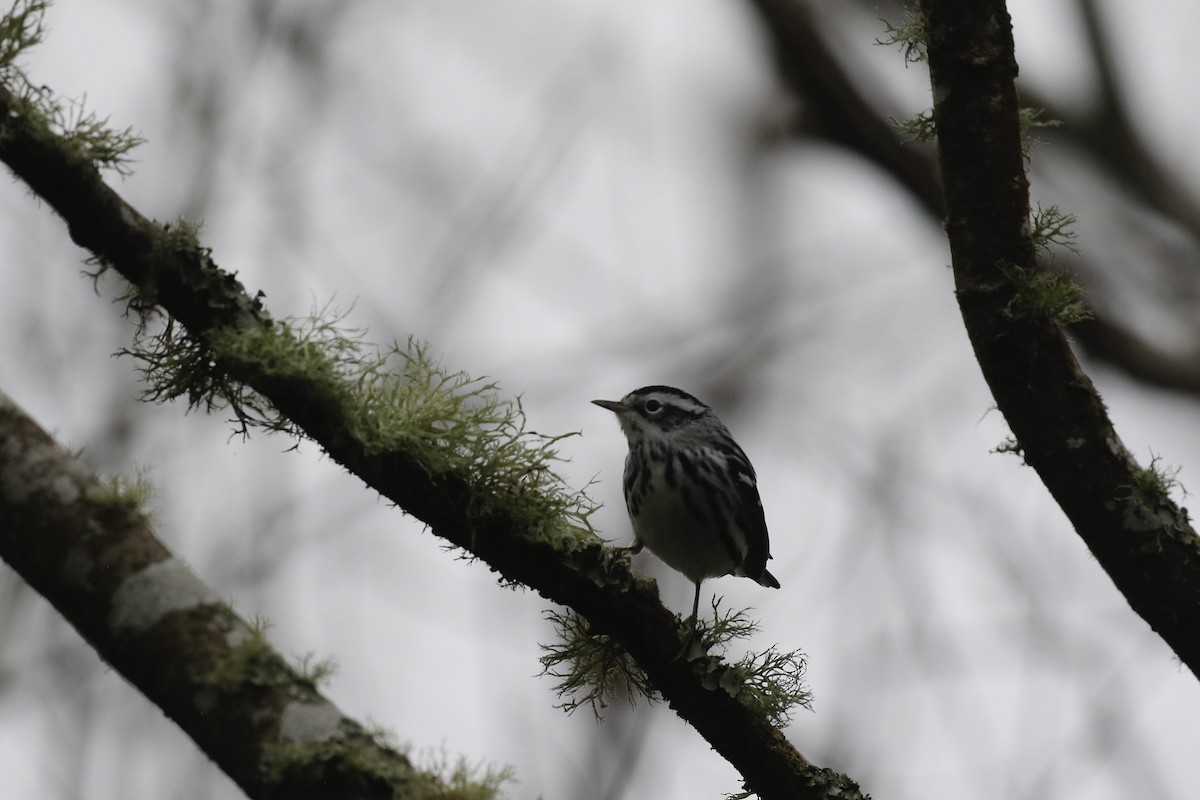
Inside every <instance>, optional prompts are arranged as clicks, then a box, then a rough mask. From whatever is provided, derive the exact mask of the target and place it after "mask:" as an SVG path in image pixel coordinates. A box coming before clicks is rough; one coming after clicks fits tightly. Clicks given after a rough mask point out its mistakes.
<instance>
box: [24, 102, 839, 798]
mask: <svg viewBox="0 0 1200 800" xmlns="http://www.w3.org/2000/svg"><path fill="white" fill-rule="evenodd" d="M25 111H26V109H25V107H24V106H23V105H22V104H21V103H20V101H19V100H17V99H16V98H15V97H14V96H13V95H12V94H11V92H9V91H8V90H7V89H4V88H0V160H3V162H4V163H5V164H7V165H8V167H9V168H10V169H11V170H12V171H13V172H14V173H15V174H16V175H17V177H18V178H20V179H21V180H22V181H24V182H25V183H26V184H27V185H28V186H29V187H30V188H31V189H32V190H33V191H34V193H35V194H37V195H38V196H39V197H41V198H42V199H43V200H44V201H45V202H47V203H48V204H49V205H50V206H51V207H53V208H54V210H55V211H56V212H58V214H59V215H60V216H62V218H63V219H64V220H65V221H66V223H67V226H68V229H69V232H70V235H71V238H72V239H73V240H74V241H75V242H76V243H77V244H79V245H80V246H82V247H84V248H86V249H88V250H90V251H91V252H92V253H93V254H94V256H95V257H96V258H97V259H98V260H99V261H100V262H101V263H103V264H105V265H107V266H110V267H111V268H112V269H115V270H116V271H117V272H119V273H120V274H121V275H122V276H123V277H124V278H125V279H126V280H128V281H129V282H130V283H131V284H133V286H134V287H135V290H136V292H137V293H138V296H139V299H140V301H141V302H144V303H150V302H153V303H156V304H157V305H158V306H160V307H161V308H162V309H164V310H165V311H166V312H167V313H168V314H169V315H170V316H171V318H172V320H173V321H174V322H177V323H179V324H182V325H183V326H185V327H186V328H187V331H188V333H189V335H190V336H191V337H193V338H194V339H195V340H197V341H199V342H201V343H203V344H206V345H209V346H212V345H213V343H214V342H216V341H217V340H222V341H225V340H228V339H229V338H230V337H238V336H241V335H243V334H260V335H262V334H265V335H272V334H273V332H274V331H276V330H277V329H278V328H277V326H276V323H275V322H274V321H273V320H272V319H271V317H270V316H269V315H268V313H267V312H266V311H265V310H264V308H263V305H262V303H261V300H260V299H259V298H257V297H252V296H250V295H249V294H247V292H246V291H245V289H244V288H243V287H242V285H241V284H240V282H239V281H238V280H237V279H236V278H235V277H234V276H232V275H230V274H229V273H227V272H225V271H223V270H221V269H220V268H219V267H217V266H216V264H214V263H213V261H212V259H211V257H210V254H209V253H208V251H207V250H205V249H204V248H201V247H198V246H196V245H195V244H194V242H193V243H192V244H190V245H188V244H186V242H183V241H182V240H181V238H180V237H179V236H177V235H173V234H172V232H171V231H170V230H168V228H167V227H166V226H162V225H159V224H157V223H154V222H152V221H151V220H148V219H146V218H145V217H143V216H142V215H141V214H140V213H138V212H137V211H136V210H135V209H134V208H132V207H131V206H130V205H129V204H128V203H126V202H125V201H124V200H123V199H122V198H121V197H120V196H119V195H118V194H117V193H116V192H114V191H113V190H112V189H111V188H109V187H108V186H107V185H106V184H105V183H104V182H103V180H102V179H101V177H100V175H99V173H98V172H97V171H96V169H95V168H94V166H92V165H91V164H90V163H87V162H85V161H82V160H81V159H78V158H75V157H72V156H71V155H70V153H69V151H67V150H66V149H64V148H63V147H62V146H61V142H60V141H59V139H58V137H56V136H55V135H53V134H52V133H51V132H50V131H49V130H48V129H47V128H46V126H45V125H44V124H42V123H41V122H40V120H38V119H37V118H36V117H33V116H31V115H28V114H26V113H25ZM218 349H219V348H216V347H215V346H214V347H213V352H214V353H216V352H217V350H218ZM225 352H226V353H228V351H227V350H226V351H225ZM214 361H215V368H216V369H217V371H218V372H219V373H220V374H221V375H222V376H224V377H226V378H228V379H230V380H232V381H236V382H239V383H241V384H244V385H245V386H248V387H250V388H251V389H252V390H253V391H254V392H255V393H256V394H257V395H258V396H259V397H261V398H265V399H266V401H267V402H269V403H270V405H271V406H272V407H273V408H274V409H275V410H276V411H278V413H280V414H282V415H283V416H284V417H285V418H286V419H288V420H290V422H291V424H293V425H294V426H295V427H296V428H297V429H298V430H300V431H302V432H303V433H304V434H305V435H306V436H308V437H309V438H311V439H312V440H314V441H315V442H317V443H319V444H320V445H321V447H322V448H324V450H325V452H326V453H327V454H328V455H329V456H330V457H331V458H332V459H334V460H335V461H337V462H338V463H339V464H341V465H342V466H344V467H345V468H346V469H347V470H349V471H350V472H352V473H353V474H355V475H357V476H358V477H359V478H360V479H361V480H362V481H363V482H364V483H365V484H367V485H368V486H370V487H372V488H373V489H375V490H377V491H378V492H380V494H382V495H383V496H385V497H387V498H388V499H389V500H391V501H393V502H395V503H396V504H397V505H399V506H400V507H401V508H402V509H404V510H405V511H406V512H408V513H409V514H411V515H413V516H414V517H416V518H418V519H420V520H421V521H423V522H424V523H426V524H427V525H428V526H429V527H430V529H431V530H432V531H433V533H435V534H436V535H437V536H439V537H441V538H443V539H445V540H446V541H448V542H450V543H452V544H454V545H456V546H458V547H461V548H463V549H464V550H466V551H468V552H470V553H471V554H472V555H474V556H476V557H478V558H479V559H481V560H482V561H484V562H485V563H487V565H488V566H489V567H490V568H492V569H493V570H495V571H497V572H499V573H500V574H501V575H503V576H504V578H505V579H506V580H509V581H513V582H518V583H522V584H524V585H526V586H529V587H531V588H533V589H535V590H537V591H538V592H539V593H540V594H542V595H543V596H544V597H546V598H548V599H550V600H552V601H554V602H556V603H560V604H562V605H564V606H568V607H570V608H573V609H575V610H576V611H578V612H579V613H581V614H582V615H584V616H585V617H586V618H587V620H588V621H589V623H590V624H591V627H592V630H593V631H594V632H596V633H602V634H608V635H611V636H613V637H615V638H616V639H617V640H619V641H620V642H621V644H622V645H623V646H624V647H625V649H626V650H627V651H628V652H629V653H630V655H632V656H633V658H634V659H636V661H637V662H638V664H639V665H640V666H641V667H642V669H644V670H645V672H646V674H647V675H648V676H649V678H650V680H651V681H652V682H653V684H654V686H655V687H656V688H657V689H658V690H659V691H660V692H661V693H662V695H663V696H664V697H665V698H666V699H667V701H668V702H669V703H670V705H671V707H672V708H673V709H675V711H676V712H677V713H678V714H679V715H680V716H681V717H682V718H683V719H685V720H686V721H688V722H689V723H690V724H691V725H693V726H694V727H695V728H696V730H697V731H699V732H700V734H701V735H702V736H704V738H705V739H706V740H708V742H709V743H710V744H711V745H712V746H713V748H714V749H716V750H717V751H718V752H719V753H720V754H721V755H722V756H724V757H725V758H726V759H728V760H729V761H730V763H732V764H733V766H734V767H735V768H736V769H737V770H738V771H739V772H740V773H741V774H742V776H743V778H744V779H745V782H746V786H747V787H748V788H749V789H750V790H752V791H754V792H755V793H757V794H758V795H760V796H761V797H764V798H774V797H779V798H782V797H788V798H821V797H832V796H838V797H842V798H853V797H855V796H858V795H857V794H856V793H857V787H855V786H853V784H852V782H851V781H849V780H848V779H846V778H844V777H843V776H840V775H837V774H836V773H832V772H830V771H829V770H824V769H820V768H817V767H814V766H813V765H812V764H810V763H809V762H807V761H806V760H805V759H804V758H803V757H802V756H801V755H800V754H799V753H798V752H797V751H796V750H795V749H794V748H793V747H792V745H791V744H790V743H789V742H788V741H787V739H786V738H785V737H784V735H783V733H782V732H780V731H779V730H778V729H776V728H774V727H773V726H772V725H771V724H770V723H769V722H768V720H767V719H766V717H765V716H764V715H763V714H762V713H761V712H759V711H755V710H752V709H751V708H750V707H748V706H747V705H745V704H743V703H742V702H741V701H739V700H738V699H737V698H736V697H734V696H733V694H732V693H730V692H729V691H727V690H726V689H724V688H722V687H723V686H725V685H727V684H726V683H725V682H724V681H722V680H721V678H722V676H727V672H728V670H729V668H728V666H727V665H725V664H723V663H722V662H720V661H719V660H718V659H715V658H712V657H709V656H702V657H700V658H696V659H684V658H678V657H677V656H678V653H679V641H680V640H679V636H680V628H679V626H678V624H677V621H676V618H675V617H674V616H673V615H672V614H671V613H670V612H668V611H667V610H666V609H665V608H664V607H663V606H662V604H661V603H660V602H659V600H658V595H657V590H656V589H655V588H654V586H653V584H652V583H647V582H644V581H636V580H634V578H633V576H632V574H631V573H630V570H629V565H628V560H627V559H622V558H619V557H617V556H616V555H615V554H614V551H613V550H611V549H610V548H606V547H605V546H604V545H603V542H602V541H601V540H599V539H598V537H594V536H585V535H583V533H582V532H578V533H579V535H578V536H575V537H569V536H563V537H559V538H550V537H547V536H545V535H544V534H542V533H541V532H540V531H536V530H529V529H528V525H527V523H526V521H525V520H523V519H521V518H520V517H517V516H514V515H512V514H511V513H508V512H506V511H504V509H503V508H499V509H497V508H496V507H495V506H494V504H489V503H488V502H487V498H485V497H480V496H479V495H478V493H477V490H476V488H475V487H474V486H473V485H472V484H471V483H470V481H469V480H467V478H466V477H465V476H464V475H463V474H461V473H460V472H457V471H455V470H453V469H449V470H432V469H431V468H430V467H429V465H428V464H426V463H423V462H422V461H420V460H419V459H417V458H416V457H414V456H413V454H412V453H410V452H408V451H406V450H404V449H402V448H392V449H385V450H383V451H378V450H377V449H375V448H372V447H371V446H369V445H368V443H367V442H365V441H364V440H363V439H362V438H361V436H360V435H359V433H358V430H359V428H358V427H357V426H356V425H355V422H356V421H355V420H354V419H353V418H351V417H350V416H349V414H348V411H347V409H346V407H345V405H344V403H343V402H342V398H341V397H339V396H338V395H337V394H336V393H335V392H333V391H332V390H331V388H330V386H329V384H328V382H323V381H320V380H316V379H314V377H313V376H312V374H311V373H309V372H306V371H303V370H300V369H296V368H293V367H292V365H290V364H288V363H278V362H272V363H269V364H268V363H264V362H263V361H262V360H260V359H256V358H255V357H254V356H253V354H247V353H244V352H243V353H242V354H241V355H237V356H235V355H229V354H227V355H224V356H222V355H215V356H214ZM330 369H332V367H330ZM222 379H224V378H222ZM481 509H482V510H481ZM176 721H177V722H179V724H181V725H185V726H186V725H187V724H188V721H187V719H181V718H178V717H177V718H176Z"/></svg>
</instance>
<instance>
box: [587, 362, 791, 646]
mask: <svg viewBox="0 0 1200 800" xmlns="http://www.w3.org/2000/svg"><path fill="white" fill-rule="evenodd" d="M592 402H593V403H595V404H596V405H598V406H600V407H601V408H605V409H608V410H609V411H611V412H613V413H614V414H616V416H617V421H618V422H620V424H621V430H622V431H623V432H624V434H625V438H626V439H627V440H628V443H629V453H628V455H627V456H626V457H625V474H624V481H623V486H624V492H625V505H626V508H627V509H628V511H629V520H630V522H631V523H632V525H633V534H634V543H633V546H632V547H630V548H628V550H629V552H631V553H633V554H637V553H639V552H641V551H642V549H643V547H646V548H649V549H650V552H651V553H653V554H654V555H655V556H657V557H658V558H659V559H660V560H661V561H663V562H664V563H665V564H666V565H667V566H669V567H671V568H672V569H674V570H676V571H677V572H680V573H682V574H683V575H684V576H685V577H687V578H688V580H690V581H691V582H692V583H693V584H695V587H696V592H695V595H694V596H693V598H692V616H691V618H690V620H691V623H692V626H693V628H694V627H695V624H696V619H697V612H698V611H699V606H700V584H701V583H702V582H703V581H704V579H705V578H717V577H720V576H722V575H738V576H743V577H747V578H750V579H752V580H754V581H756V582H757V583H758V584H759V585H761V586H765V587H769V588H772V589H778V588H779V581H778V580H776V579H775V576H774V575H772V574H771V573H770V572H769V571H768V570H767V559H769V558H771V554H770V542H769V540H768V536H767V521H766V516H765V515H764V513H763V506H762V499H761V498H760V497H759V493H758V479H757V476H756V475H755V473H754V467H753V466H751V464H750V459H749V458H747V457H746V453H745V452H744V451H743V450H742V448H741V447H739V446H738V443H737V442H736V441H734V439H733V436H732V435H731V434H730V433H729V429H728V428H726V427H725V423H723V422H721V419H720V418H719V417H718V416H717V414H716V412H714V411H713V410H712V409H711V408H709V407H708V406H707V405H705V404H704V403H702V402H700V401H699V400H697V399H696V398H695V397H693V396H692V395H690V394H688V393H687V392H685V391H683V390H682V389H676V388H674V387H673V386H643V387H642V388H641V389H635V390H634V391H632V392H630V393H629V394H627V395H625V396H624V397H623V398H621V399H620V400H593V401H592Z"/></svg>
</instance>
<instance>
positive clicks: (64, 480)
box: [50, 475, 82, 506]
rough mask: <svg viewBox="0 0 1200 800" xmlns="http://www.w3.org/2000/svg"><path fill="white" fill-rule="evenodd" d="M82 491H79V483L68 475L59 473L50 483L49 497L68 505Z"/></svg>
mask: <svg viewBox="0 0 1200 800" xmlns="http://www.w3.org/2000/svg"><path fill="white" fill-rule="evenodd" d="M81 494H82V492H80V491H79V484H78V483H76V482H75V479H74V478H73V477H71V476H69V475H59V476H58V477H57V478H55V479H54V481H53V482H51V484H50V496H51V498H52V499H53V500H54V501H55V502H57V503H59V504H61V505H64V506H65V505H70V504H71V503H74V502H75V501H76V500H78V499H79V496H80V495H81Z"/></svg>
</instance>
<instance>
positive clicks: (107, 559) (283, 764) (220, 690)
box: [0, 393, 434, 800]
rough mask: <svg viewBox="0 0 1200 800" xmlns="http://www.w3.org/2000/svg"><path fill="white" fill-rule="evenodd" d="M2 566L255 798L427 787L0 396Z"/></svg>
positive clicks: (114, 490) (122, 496)
mask: <svg viewBox="0 0 1200 800" xmlns="http://www.w3.org/2000/svg"><path fill="white" fill-rule="evenodd" d="M0 519H2V520H4V524H3V525H0V558H3V559H4V560H5V561H6V562H8V563H9V564H10V565H11V566H12V567H13V569H15V570H16V571H17V572H18V573H19V574H20V575H21V577H22V578H24V579H25V580H26V581H27V582H28V583H29V584H30V585H31V586H33V587H34V588H35V589H37V591H38V592H39V593H41V594H42V596H43V597H45V598H46V599H47V600H49V601H50V602H51V604H53V605H54V607H55V608H56V609H58V611H59V612H60V613H61V614H62V615H63V616H64V617H65V618H66V619H67V620H68V621H69V622H70V623H71V624H72V625H74V626H75V628H76V630H78V631H79V633H80V635H81V636H83V638H84V639H85V640H87V642H88V643H89V644H91V645H92V646H93V647H95V648H96V650H97V652H98V653H99V654H100V656H101V657H102V658H104V660H105V661H107V662H108V663H109V664H111V665H112V666H113V667H114V668H115V669H116V670H117V671H118V672H119V673H120V674H121V675H122V676H123V677H124V678H125V679H126V680H127V681H129V682H130V683H131V684H133V686H134V687H136V688H137V689H138V691H140V692H141V693H142V694H144V695H145V696H146V697H147V698H149V699H150V700H151V701H152V702H154V703H155V704H156V705H158V706H159V707H160V708H161V709H162V710H163V712H164V713H165V714H166V715H167V716H168V717H170V718H171V719H173V720H175V722H176V723H178V725H179V726H180V727H181V728H183V730H184V731H185V732H187V734H188V735H189V736H191V737H192V739H194V740H195V742H196V744H198V745H199V746H200V748H201V749H202V750H203V751H204V752H205V753H207V754H208V755H209V757H211V758H212V759H213V761H215V762H216V763H217V764H218V765H219V766H220V767H221V769H223V770H224V771H225V772H226V774H228V775H229V777H231V778H232V779H233V780H234V781H235V782H236V783H237V784H238V785H239V786H240V787H241V788H242V789H243V790H244V791H245V792H246V794H247V795H249V796H250V797H253V798H283V797H287V798H328V797H354V798H380V799H381V800H383V798H402V797H414V796H425V795H423V794H420V793H419V792H417V791H416V788H417V787H423V788H426V789H428V788H433V786H434V784H433V779H431V778H430V777H429V776H426V775H423V774H422V773H421V772H420V771H419V770H417V769H416V768H415V767H414V766H413V765H412V764H411V763H410V762H409V760H408V759H407V758H406V757H405V756H403V755H401V754H400V753H397V752H395V751H393V750H390V749H388V748H387V747H384V746H382V745H380V744H379V743H378V742H377V741H376V739H375V738H374V737H373V736H372V735H370V734H369V733H368V732H367V731H366V730H365V729H364V728H363V727H362V726H361V725H359V724H358V723H357V722H355V721H354V720H352V719H350V718H349V717H346V716H345V715H344V714H342V712H341V711H340V710H338V708H337V707H336V706H334V705H333V703H331V702H330V701H329V700H328V699H326V698H325V697H323V696H322V695H321V694H320V692H318V691H317V690H316V687H315V685H314V682H313V679H312V678H311V677H306V676H304V675H301V674H299V673H298V672H297V671H296V670H295V669H293V668H292V667H290V666H289V665H288V664H287V662H286V661H285V659H284V658H283V657H282V656H280V655H279V654H278V653H276V652H275V651H274V650H272V649H271V648H270V647H269V645H267V644H266V641H265V639H264V638H263V637H262V634H261V632H260V631H257V630H254V629H252V628H251V627H250V626H249V625H247V624H246V622H245V621H243V620H242V619H241V618H239V617H238V616H237V615H236V614H235V613H234V611H233V610H232V609H231V608H230V607H229V606H228V605H227V604H226V603H225V602H224V601H223V600H221V598H220V595H218V594H217V593H216V592H215V591H213V590H212V589H210V588H209V587H208V586H206V585H205V584H204V583H203V582H202V581H201V580H200V578H198V577H197V576H196V575H195V573H193V572H192V571H191V569H189V568H188V567H187V565H186V564H184V563H183V562H182V561H180V560H179V559H178V558H176V557H174V555H173V554H172V553H171V552H170V551H169V550H168V549H167V548H166V546H165V545H163V544H162V542H160V541H159V540H158V539H157V538H156V537H155V535H154V531H153V530H152V528H151V526H150V523H149V521H148V519H147V517H146V514H145V512H144V511H143V510H142V509H141V508H140V507H139V504H138V498H137V491H136V489H131V488H130V487H121V486H105V485H103V484H101V483H100V481H98V480H97V478H96V476H95V475H94V474H92V473H91V471H90V470H88V469H87V468H86V467H84V466H83V465H82V464H81V463H80V462H79V461H77V460H76V459H74V458H73V457H72V456H71V454H70V453H68V452H67V451H66V450H64V449H63V448H61V447H60V446H58V445H57V444H56V443H55V442H54V440H53V439H51V438H50V436H49V434H47V433H46V432H45V431H44V430H42V429H41V428H40V427H39V426H38V424H37V423H36V422H34V421H33V420H32V419H30V418H29V417H28V416H26V415H25V413H24V412H22V411H21V409H20V408H18V407H17V406H16V405H15V404H14V403H13V402H12V401H11V400H10V399H9V398H8V397H7V396H6V395H4V394H3V393H0Z"/></svg>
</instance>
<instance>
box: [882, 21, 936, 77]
mask: <svg viewBox="0 0 1200 800" xmlns="http://www.w3.org/2000/svg"><path fill="white" fill-rule="evenodd" d="M880 22H882V23H883V28H884V35H883V37H881V38H879V39H876V40H875V44H880V45H898V46H899V47H900V53H901V55H903V56H904V63H905V64H916V63H918V62H921V61H924V60H925V59H926V57H927V54H926V45H927V43H928V42H929V22H928V20H927V19H926V18H925V14H924V13H923V12H921V11H908V12H906V13H905V16H904V22H902V23H900V24H899V25H893V24H892V23H890V22H888V21H887V20H880Z"/></svg>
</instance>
